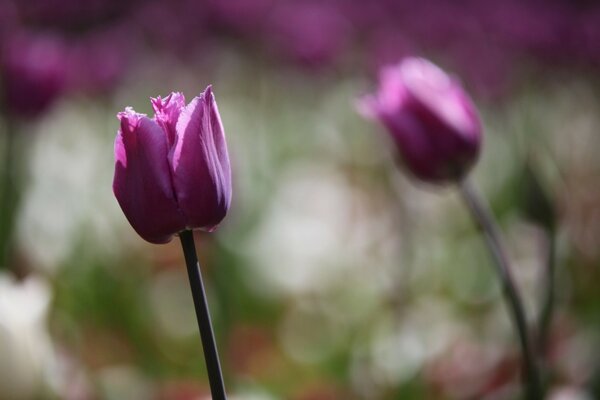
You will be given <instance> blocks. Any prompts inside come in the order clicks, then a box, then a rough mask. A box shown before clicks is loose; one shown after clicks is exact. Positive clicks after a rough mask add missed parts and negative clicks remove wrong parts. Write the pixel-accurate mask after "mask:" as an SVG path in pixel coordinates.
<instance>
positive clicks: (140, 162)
mask: <svg viewBox="0 0 600 400" xmlns="http://www.w3.org/2000/svg"><path fill="white" fill-rule="evenodd" d="M118 117H119V119H120V120H121V129H120V130H119V132H118V133H117V138H116V140H115V176H114V180H113V191H114V194H115V196H116V198H117V201H118V202H119V205H120V206H121V209H122V210H123V213H124V214H125V216H126V217H127V220H128V221H129V223H130V224H131V226H132V227H133V229H135V231H136V232H137V233H138V234H139V235H140V236H141V237H142V238H144V239H145V240H147V241H148V242H151V243H166V242H168V241H170V240H171V237H172V235H173V234H175V233H177V232H179V231H181V230H183V229H184V228H185V223H184V220H183V216H182V214H181V212H180V210H179V208H178V206H177V202H176V200H175V195H174V193H173V187H172V183H171V176H170V168H169V164H168V159H167V155H168V147H167V139H166V137H165V134H164V132H163V131H162V129H161V128H160V126H158V124H157V123H156V122H155V121H153V120H151V119H149V118H147V117H146V116H145V115H142V114H137V113H135V112H134V111H133V110H131V109H127V110H126V111H125V112H122V113H119V115H118Z"/></svg>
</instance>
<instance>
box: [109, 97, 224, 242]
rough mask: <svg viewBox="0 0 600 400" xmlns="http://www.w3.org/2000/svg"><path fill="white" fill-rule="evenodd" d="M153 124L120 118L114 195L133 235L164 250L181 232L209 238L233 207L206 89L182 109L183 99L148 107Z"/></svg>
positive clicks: (130, 114) (220, 134) (131, 114)
mask: <svg viewBox="0 0 600 400" xmlns="http://www.w3.org/2000/svg"><path fill="white" fill-rule="evenodd" d="M152 107H153V108H154V112H155V116H154V118H153V119H150V118H148V117H147V116H146V115H144V114H138V113H136V112H135V111H134V110H133V109H131V108H127V109H125V111H123V112H120V113H119V114H118V118H119V119H120V121H121V129H119V131H118V133H117V138H116V140H115V176H114V180H113V191H114V193H115V196H116V198H117V201H118V202H119V205H120V206H121V209H122V210H123V212H124V213H125V216H126V217H127V219H128V220H129V223H130V224H131V226H132V227H133V229H135V230H136V232H137V233H138V234H139V235H140V236H141V237H142V238H144V239H145V240H147V241H148V242H151V243H167V242H169V241H170V240H171V238H172V236H173V235H174V234H176V233H177V232H180V231H182V230H185V229H203V230H208V231H212V230H213V229H215V228H216V226H217V225H218V224H219V223H220V222H221V220H222V219H223V218H224V217H225V214H226V213H227V210H228V209H229V205H230V202H231V169H230V165H229V156H228V154H227V144H226V142H225V132H224V130H223V125H222V123H221V118H220V116H219V111H218V109H217V103H216V102H215V98H214V95H213V93H212V89H211V87H210V86H209V87H208V88H207V89H206V90H205V91H204V92H203V93H201V94H200V95H199V96H198V97H195V98H194V99H193V100H192V101H191V102H190V103H189V104H188V105H187V106H186V105H185V98H184V97H183V94H181V93H171V94H170V95H169V96H167V97H166V98H164V99H162V98H160V97H157V98H155V99H152Z"/></svg>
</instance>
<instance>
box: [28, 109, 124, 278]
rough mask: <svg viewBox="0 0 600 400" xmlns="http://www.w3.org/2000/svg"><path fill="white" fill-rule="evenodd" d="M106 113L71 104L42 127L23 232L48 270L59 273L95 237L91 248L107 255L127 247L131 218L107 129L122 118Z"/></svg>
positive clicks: (31, 169) (32, 155)
mask: <svg viewBox="0 0 600 400" xmlns="http://www.w3.org/2000/svg"><path fill="white" fill-rule="evenodd" d="M106 118H107V115H106V114H105V113H103V112H101V111H93V110H90V109H86V108H85V107H84V106H81V105H69V104H65V105H64V106H63V107H61V108H58V109H56V110H55V112H53V113H52V114H50V115H49V116H48V117H47V118H46V119H44V123H43V124H41V125H40V126H39V131H40V132H36V135H35V142H34V143H33V146H32V149H31V153H30V156H29V157H28V160H30V164H29V174H30V182H29V186H28V187H27V192H26V196H25V197H24V199H23V204H22V205H21V209H20V212H19V216H18V226H17V233H18V239H19V242H20V243H26V246H27V248H26V250H27V255H28V257H30V258H31V259H32V262H33V264H35V265H37V266H40V267H41V268H43V269H44V270H46V271H49V272H53V271H54V270H55V269H56V268H57V266H58V265H59V264H60V263H61V262H62V261H64V259H65V258H66V257H68V256H70V255H71V252H72V251H73V250H74V247H75V246H77V245H81V241H82V240H86V239H89V240H94V246H87V247H86V251H94V252H97V253H96V254H102V255H103V256H106V255H108V254H112V253H114V252H115V249H120V248H121V246H123V243H122V239H123V235H119V234H118V233H119V232H120V231H123V230H125V229H126V225H127V221H126V220H125V218H123V216H122V213H121V211H120V210H119V207H118V205H117V203H116V201H115V200H114V198H113V194H112V190H111V181H112V174H113V150H112V148H113V138H114V135H112V134H110V135H107V134H106V132H105V130H106V129H110V130H111V131H112V130H115V131H116V128H117V121H116V119H115V120H114V123H112V124H110V125H109V124H108V123H107V120H106ZM111 120H112V116H111ZM82 233H85V235H82ZM130 236H131V235H130Z"/></svg>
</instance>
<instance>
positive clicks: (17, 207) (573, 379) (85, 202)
mask: <svg viewBox="0 0 600 400" xmlns="http://www.w3.org/2000/svg"><path fill="white" fill-rule="evenodd" d="M406 55H419V56H425V57H428V58H431V59H432V60H433V61H435V62H436V63H439V64H440V65H441V66H443V67H444V68H445V69H447V70H448V71H451V72H452V73H453V74H454V75H455V76H457V77H458V78H459V79H460V80H462V82H463V83H464V85H465V87H466V88H467V89H468V91H469V92H470V93H471V94H472V95H473V97H474V98H475V101H476V103H477V105H478V107H479V108H480V111H481V114H482V118H483V120H484V125H485V130H486V132H485V135H486V136H485V142H484V150H483V154H482V156H481V159H480V161H479V163H478V165H477V166H476V168H475V169H474V171H473V174H472V178H473V180H474V181H475V182H476V184H477V185H478V187H479V189H480V191H481V192H482V194H483V195H484V196H485V197H486V198H487V199H488V200H489V201H490V203H491V205H492V208H493V210H494V212H495V214H496V215H497V216H498V218H499V221H500V224H501V227H502V229H503V234H504V237H505V240H506V244H507V246H508V248H509V252H510V256H511V259H512V261H513V268H514V274H515V275H516V278H517V281H518V285H519V287H520V289H521V290H522V293H523V297H524V298H525V302H526V309H527V314H528V319H529V320H530V321H531V323H532V326H534V324H535V323H536V321H537V320H538V318H539V314H540V309H541V308H542V305H543V303H544V296H545V290H546V289H545V288H546V286H545V285H546V282H547V273H546V267H545V265H546V264H547V262H548V258H549V254H550V252H551V250H554V255H555V261H556V264H555V265H556V278H557V288H556V301H555V311H554V318H553V319H552V323H551V324H550V330H549V333H548V341H547V343H548V345H547V346H546V348H545V349H543V351H540V353H541V354H542V356H543V359H544V360H545V361H544V374H545V379H546V382H547V383H548V388H549V395H548V398H551V399H560V400H571V399H595V398H600V288H599V286H598V285H599V282H600V280H599V279H600V158H599V157H598V151H599V150H600V132H599V131H598V130H599V127H600V79H599V76H598V70H599V68H600V4H599V3H598V2H595V1H592V0H590V1H585V0H578V1H573V0H545V1H542V0H539V1H537V0H504V1H476V0H460V1H442V0H436V1H433V0H432V1H421V2H412V1H400V0H373V1H349V0H321V1H318V0H314V1H310V0H305V1H299V0H298V1H293V0H203V1H196V0H175V1H142V0H139V1H135V0H88V1H78V0H19V1H17V0H14V1H11V0H0V94H1V99H2V100H1V105H0V131H1V133H0V135H1V136H0V138H1V141H0V151H1V154H2V156H1V160H2V163H1V164H0V185H2V186H1V188H0V201H1V203H0V207H1V209H0V244H1V251H0V255H1V258H0V399H3V400H20V399H69V400H84V399H157V400H167V399H168V400H171V399H174V400H193V399H204V398H206V396H208V383H207V378H206V371H205V367H204V360H203V356H202V351H201V346H200V340H199V335H198V331H197V325H196V320H195V315H194V311H193V303H192V298H191V293H190V290H189V284H188V282H187V276H186V271H185V267H184V262H183V257H182V253H181V249H180V244H179V242H178V240H174V241H173V242H171V243H170V244H167V245H161V246H155V245H149V244H147V243H145V242H144V241H143V240H142V239H141V238H140V237H138V236H137V235H136V234H135V232H134V231H133V229H132V228H131V227H130V226H129V224H128V223H127V221H126V219H125V217H124V215H123V214H122V212H121V210H120V209H119V206H118V204H117V202H116V200H115V199H114V197H113V194H112V190H111V183H112V174H113V171H114V158H113V140H114V137H115V134H116V130H117V128H118V121H117V119H116V118H115V114H116V113H117V112H118V111H120V110H122V109H124V108H125V107H126V106H133V107H134V108H135V109H136V110H137V111H138V112H145V113H149V114H150V115H151V114H152V113H151V108H150V102H149V97H150V96H153V97H154V96H156V95H159V94H160V95H163V96H164V95H166V94H168V93H170V92H171V91H182V92H184V93H185V95H186V96H187V97H188V99H191V98H192V97H193V96H195V95H197V94H198V93H200V92H201V91H202V90H204V88H205V87H206V86H207V85H208V84H209V83H212V84H213V88H214V90H215V94H216V97H217V101H218V104H219V108H220V112H221V116H222V119H223V123H224V126H225V130H226V133H227V139H228V143H229V151H230V155H231V158H232V164H233V168H234V200H233V204H232V208H231V210H230V214H229V215H228V217H227V218H226V220H225V221H224V223H223V224H222V225H221V227H220V228H219V230H218V231H217V232H216V233H215V234H210V235H208V234H198V235H197V237H196V241H197V247H198V251H199V257H200V259H201V264H202V266H203V273H204V277H205V281H206V285H207V291H208V296H209V304H210V308H211V311H212V315H213V319H214V325H215V329H216V335H217V341H218V345H219V350H220V354H221V358H222V365H223V367H224V372H225V378H226V383H227V386H228V390H229V391H230V392H231V398H232V399H238V400H239V399H245V400H263V399H264V400H271V399H291V400H336V399H350V400H351V399H481V398H485V399H515V398H517V397H518V394H519V387H520V384H519V362H520V361H519V357H520V356H519V348H518V344H517V341H516V339H515V335H514V332H513V330H512V327H511V323H510V319H509V316H508V313H507V310H506V309H505V307H504V303H503V301H502V296H501V291H500V288H499V285H498V282H497V280H496V277H495V275H494V273H493V269H492V266H491V265H490V259H489V256H488V254H487V252H486V249H485V247H484V246H483V242H482V240H481V237H480V236H479V235H478V234H477V232H476V230H475V229H474V227H473V225H472V223H471V221H470V219H469V217H468V215H467V213H466V212H465V211H464V209H463V207H462V205H461V204H460V202H459V198H458V196H457V193H456V190H454V189H453V188H452V187H433V186H427V185H423V184H419V183H418V182H415V181H414V180H412V179H411V178H410V177H407V175H406V174H405V173H404V172H403V171H400V170H399V169H398V168H396V167H397V164H396V162H395V160H394V157H395V156H394V154H393V152H392V151H390V145H389V142H388V141H387V138H386V137H385V133H384V132H383V130H382V129H381V128H380V127H379V126H376V125H375V124H374V123H371V122H368V121H364V120H363V119H361V117H360V116H359V115H357V113H356V111H355V103H356V99H357V98H358V97H359V96H360V95H362V94H364V93H367V92H370V91H372V90H373V88H374V86H375V78H376V75H377V70H378V68H379V67H381V66H382V65H385V64H387V63H392V62H396V61H398V60H399V59H400V58H401V57H403V56H406Z"/></svg>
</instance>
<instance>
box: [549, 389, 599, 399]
mask: <svg viewBox="0 0 600 400" xmlns="http://www.w3.org/2000/svg"><path fill="white" fill-rule="evenodd" d="M548 400H593V397H592V395H591V394H589V393H588V392H586V391H585V390H583V389H580V388H577V387H574V386H560V387H557V388H554V389H552V390H551V391H550V394H549V395H548Z"/></svg>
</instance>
